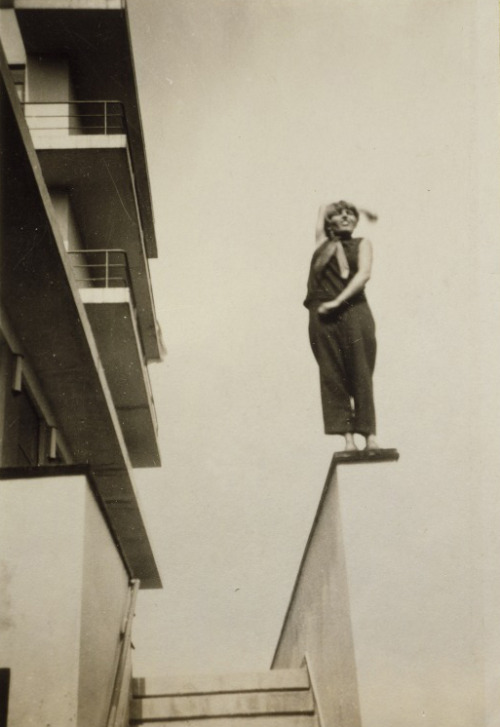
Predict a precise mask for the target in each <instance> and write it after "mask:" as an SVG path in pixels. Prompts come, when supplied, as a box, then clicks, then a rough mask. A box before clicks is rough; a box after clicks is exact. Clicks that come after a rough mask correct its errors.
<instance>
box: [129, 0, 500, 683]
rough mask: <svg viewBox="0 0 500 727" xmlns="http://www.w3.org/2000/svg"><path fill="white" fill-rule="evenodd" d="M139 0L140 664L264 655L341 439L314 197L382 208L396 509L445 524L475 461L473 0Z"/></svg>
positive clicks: (383, 314) (133, 8)
mask: <svg viewBox="0 0 500 727" xmlns="http://www.w3.org/2000/svg"><path fill="white" fill-rule="evenodd" d="M129 5H130V18H131V31H132V39H133V47H134V53H135V61H136V70H137V80H138V85H139V91H140V99H141V107H142V117H143V123H144V132H145V140H146V148H147V154H148V160H149V172H150V182H151V188H152V195H153V203H154V211H155V219H156V230H157V237H158V241H159V259H158V260H157V261H153V262H152V263H151V270H152V275H153V287H154V294H155V300H156V308H157V314H158V318H159V321H160V325H161V327H162V330H163V335H164V338H165V342H166V345H167V349H168V355H167V357H166V359H165V362H164V363H163V364H160V365H154V366H151V367H150V371H151V378H152V383H153V389H154V395H155V402H156V409H157V413H158V417H159V425H160V443H161V451H162V459H163V467H162V468H161V469H159V470H155V471H139V472H138V473H137V478H136V479H137V482H138V486H139V491H140V499H141V502H142V505H143V510H144V514H145V518H146V521H147V523H148V527H149V531H150V534H151V540H152V543H153V547H154V550H155V553H156V557H157V561H158V564H159V567H160V571H161V574H162V578H163V583H164V589H163V591H158V592H154V591H152V592H142V593H141V595H140V602H139V609H138V613H137V618H136V623H135V638H134V642H135V645H136V652H135V672H136V675H138V676H139V675H142V674H146V673H162V672H178V673H180V672H189V671H227V670H228V669H232V670H234V669H241V670H245V669H246V670H250V669H265V668H268V666H269V664H270V661H271V657H272V654H273V651H274V647H275V645H276V641H277V638H278V634H279V630H280V626H281V622H282V619H283V616H284V613H285V609H286V606H287V603H288V598H289V596H290V592H291V589H292V586H293V581H294V578H295V575H296V572H297V567H298V564H299V561H300V557H301V554H302V550H303V547H304V544H305V541H306V538H307V535H308V532H309V529H310V525H311V522H312V519H313V516H314V512H315V509H316V506H317V503H318V498H319V495H320V492H321V489H322V487H323V484H324V480H325V477H326V473H327V470H328V466H329V463H330V459H331V454H332V452H333V450H334V448H336V447H338V446H340V444H341V443H340V442H337V441H336V440H335V439H333V438H331V437H326V436H325V435H324V434H323V432H322V420H321V409H320V398H319V381H318V372H317V367H316V364H315V361H314V359H313V356H312V354H311V352H310V350H309V344H308V339H307V311H306V310H305V308H303V307H302V300H303V298H304V295H305V282H306V279H307V272H308V265H309V260H310V256H311V254H312V251H313V249H314V227H315V222H316V214H317V209H318V206H319V205H320V204H321V203H323V202H326V201H330V200H335V199H338V198H346V199H348V200H350V201H353V202H354V203H357V204H359V205H360V206H363V207H367V208H368V209H370V210H372V211H374V212H376V213H377V214H378V215H379V218H380V219H379V222H378V223H376V224H372V225H370V224H368V223H366V222H364V223H362V224H361V225H360V229H359V234H360V235H366V236H369V237H370V238H371V239H372V242H373V245H374V251H375V265H374V272H373V277H372V279H371V281H370V283H369V287H368V291H367V292H368V298H369V301H370V304H371V307H372V309H373V313H374V316H375V319H376V321H377V330H378V342H379V357H378V361H377V368H376V375H375V392H376V405H377V414H378V422H379V440H380V443H381V444H382V446H386V447H397V448H398V449H399V450H400V452H401V460H400V462H399V463H398V464H397V465H394V466H395V467H397V468H398V476H399V477H400V478H401V483H402V487H404V488H405V492H406V499H405V507H406V515H405V513H402V517H404V516H408V515H409V514H410V513H411V514H412V517H417V518H418V517H419V513H420V514H422V513H423V512H424V510H425V513H426V518H427V525H428V527H429V528H430V530H431V532H432V529H433V528H436V532H437V530H438V528H439V523H440V522H441V521H442V519H443V514H444V513H446V512H447V508H446V505H445V503H446V501H447V500H448V498H453V492H454V491H456V490H457V489H458V490H460V488H461V487H465V486H466V485H467V483H469V482H471V481H472V480H473V476H474V474H473V473H474V462H473V452H474V446H475V445H476V444H477V436H478V427H477V421H478V403H477V398H478V386H479V382H478V380H477V373H475V372H477V366H476V364H477V355H478V354H477V348H476V347H475V336H476V335H477V326H476V325H475V321H477V317H478V306H479V301H478V300H476V297H474V295H472V293H471V291H472V290H473V289H474V286H475V285H476V282H477V273H476V271H475V270H474V268H473V267H471V264H470V261H471V258H473V257H474V256H475V255H476V254H477V252H478V249H477V245H479V244H480V242H481V241H478V240H476V239H475V238H474V234H473V228H474V220H473V219H472V217H471V212H470V210H471V204H470V199H471V185H472V183H473V180H474V174H475V171H474V170H475V161H474V155H475V153H476V152H477V144H478V140H477V133H478V132H477V99H476V95H477V93H476V90H475V78H476V77H477V75H476V76H475V75H474V74H477V63H476V60H477V58H476V56H477V48H478V40H477V33H476V30H475V18H474V6H475V3H474V2H472V0H452V1H447V0H377V2H375V0H349V1H348V0H129ZM495 32H496V31H495ZM471 445H472V446H471ZM395 557H397V554H395ZM427 565H428V566H430V567H432V565H431V563H430V561H429V564H427Z"/></svg>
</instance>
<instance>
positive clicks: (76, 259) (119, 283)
mask: <svg viewBox="0 0 500 727" xmlns="http://www.w3.org/2000/svg"><path fill="white" fill-rule="evenodd" d="M68 254H69V255H70V256H71V258H72V260H71V264H72V268H73V273H74V276H75V278H76V281H77V283H78V285H79V286H80V287H81V288H130V290H131V292H132V284H131V279H130V269H129V265H128V259H127V253H126V252H125V250H116V249H115V250H113V249H104V248H103V249H96V250H68Z"/></svg>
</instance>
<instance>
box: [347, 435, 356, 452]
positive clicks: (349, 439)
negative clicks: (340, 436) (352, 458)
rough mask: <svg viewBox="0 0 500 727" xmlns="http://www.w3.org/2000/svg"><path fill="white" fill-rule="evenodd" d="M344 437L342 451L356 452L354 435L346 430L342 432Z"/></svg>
mask: <svg viewBox="0 0 500 727" xmlns="http://www.w3.org/2000/svg"><path fill="white" fill-rule="evenodd" d="M344 437H345V447H344V452H357V451H358V448H357V447H356V442H355V441H354V437H353V435H352V434H351V433H350V432H346V434H344Z"/></svg>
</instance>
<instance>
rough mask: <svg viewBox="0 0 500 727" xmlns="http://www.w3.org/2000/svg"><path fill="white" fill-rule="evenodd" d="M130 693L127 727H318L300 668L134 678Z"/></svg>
mask: <svg viewBox="0 0 500 727" xmlns="http://www.w3.org/2000/svg"><path fill="white" fill-rule="evenodd" d="M132 689H133V697H132V704H131V711H130V725H131V726H133V725H144V724H154V725H155V726H156V727H161V725H169V726H170V727H198V726H199V727H318V721H317V717H316V714H315V707H314V699H313V694H312V690H311V686H310V683H309V677H308V673H307V670H306V669H305V668H304V669H276V670H273V671H269V672H263V673H257V674H238V673H233V674H230V675H222V676H213V675H209V674H199V675H197V676H193V677H168V678H165V679H163V678H150V679H134V680H133V688H132ZM202 721H203V722H202Z"/></svg>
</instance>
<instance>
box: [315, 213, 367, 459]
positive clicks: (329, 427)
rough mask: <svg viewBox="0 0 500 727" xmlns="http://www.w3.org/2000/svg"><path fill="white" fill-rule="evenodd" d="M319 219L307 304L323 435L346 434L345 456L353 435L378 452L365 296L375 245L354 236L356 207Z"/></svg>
mask: <svg viewBox="0 0 500 727" xmlns="http://www.w3.org/2000/svg"><path fill="white" fill-rule="evenodd" d="M320 215H321V231H322V232H324V235H326V239H325V240H324V242H322V244H321V245H320V246H319V247H318V248H317V250H316V252H315V253H314V255H313V258H312V262H311V271H310V274H309V281H308V284H307V297H306V299H305V301H304V305H305V306H306V307H307V308H308V309H309V338H310V341H311V347H312V350H313V353H314V356H315V358H316V360H317V362H318V364H319V372H320V382H321V402H322V406H323V419H324V424H325V433H326V434H341V435H343V436H344V437H345V449H346V451H354V450H356V449H357V447H356V443H355V441H354V434H355V433H358V434H361V435H363V436H364V437H365V438H366V448H367V449H369V450H373V449H378V448H379V447H378V444H377V440H376V438H375V433H376V426H375V407H374V403H373V385H372V376H373V370H374V367H375V355H376V341H375V322H374V320H373V316H372V314H371V311H370V308H369V307H368V303H367V300H366V296H365V293H364V287H365V285H366V283H367V282H368V280H369V279H370V275H371V268H372V246H371V243H370V241H369V240H367V239H366V238H353V237H352V233H353V232H354V229H355V227H356V225H357V223H358V220H359V212H358V210H357V209H356V207H354V205H352V204H349V203H347V202H344V201H343V200H341V201H340V202H334V203H333V204H330V205H328V206H326V207H325V208H322V209H321V210H320ZM324 235H323V237H324Z"/></svg>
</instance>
